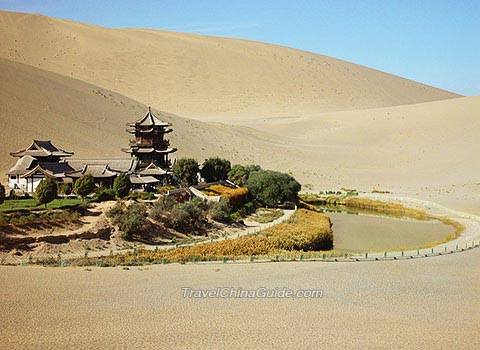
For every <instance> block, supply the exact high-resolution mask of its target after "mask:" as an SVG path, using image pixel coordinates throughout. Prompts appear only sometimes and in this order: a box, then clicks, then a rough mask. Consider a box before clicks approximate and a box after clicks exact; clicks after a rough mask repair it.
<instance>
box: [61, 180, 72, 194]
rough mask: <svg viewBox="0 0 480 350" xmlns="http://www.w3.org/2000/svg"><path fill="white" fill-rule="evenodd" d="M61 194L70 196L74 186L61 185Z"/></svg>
mask: <svg viewBox="0 0 480 350" xmlns="http://www.w3.org/2000/svg"><path fill="white" fill-rule="evenodd" d="M59 192H60V193H61V194H64V195H66V196H68V195H69V194H71V193H72V184H71V183H64V184H61V185H60V188H59Z"/></svg>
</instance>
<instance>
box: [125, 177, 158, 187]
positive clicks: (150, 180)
mask: <svg viewBox="0 0 480 350" xmlns="http://www.w3.org/2000/svg"><path fill="white" fill-rule="evenodd" d="M130 182H131V183H132V184H142V185H143V184H155V183H159V182H160V180H158V179H156V178H154V177H153V176H130Z"/></svg>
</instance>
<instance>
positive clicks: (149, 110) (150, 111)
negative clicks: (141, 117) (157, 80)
mask: <svg viewBox="0 0 480 350" xmlns="http://www.w3.org/2000/svg"><path fill="white" fill-rule="evenodd" d="M148 113H150V114H151V113H152V109H151V108H150V106H148Z"/></svg>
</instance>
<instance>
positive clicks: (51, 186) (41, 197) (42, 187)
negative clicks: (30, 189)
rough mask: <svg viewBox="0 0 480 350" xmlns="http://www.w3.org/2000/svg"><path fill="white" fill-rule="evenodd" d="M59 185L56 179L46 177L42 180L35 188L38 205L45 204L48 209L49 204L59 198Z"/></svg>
mask: <svg viewBox="0 0 480 350" xmlns="http://www.w3.org/2000/svg"><path fill="white" fill-rule="evenodd" d="M57 194H58V186H57V182H56V181H55V180H54V179H51V178H46V179H43V180H42V181H40V183H39V184H38V186H37V188H36V189H35V195H34V197H35V200H36V201H37V203H38V205H41V204H44V205H45V209H47V204H48V203H50V202H51V201H53V200H54V199H55V198H57Z"/></svg>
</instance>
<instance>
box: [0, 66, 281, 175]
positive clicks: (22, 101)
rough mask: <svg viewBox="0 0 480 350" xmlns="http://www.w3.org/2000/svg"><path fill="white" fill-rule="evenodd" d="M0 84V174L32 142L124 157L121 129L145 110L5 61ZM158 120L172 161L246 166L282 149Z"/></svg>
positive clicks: (249, 137)
mask: <svg viewBox="0 0 480 350" xmlns="http://www.w3.org/2000/svg"><path fill="white" fill-rule="evenodd" d="M0 81H2V84H1V85H0V118H1V121H2V127H1V128H0V137H1V139H2V143H1V144H0V171H1V172H2V173H4V172H5V171H6V170H7V169H8V168H9V167H11V166H13V164H14V163H15V158H13V157H11V156H10V155H9V152H12V151H16V150H20V149H22V148H24V147H26V146H28V145H29V144H30V142H31V141H32V139H51V140H52V141H53V142H54V143H55V144H56V145H57V146H59V147H61V148H64V149H66V150H71V151H74V152H75V156H77V157H94V158H101V157H107V158H108V157H120V158H121V157H123V158H125V157H127V158H128V157H129V155H128V154H126V153H123V152H121V150H120V149H121V148H122V147H127V146H128V140H129V139H130V138H131V135H130V134H128V133H127V132H126V131H125V129H126V128H127V127H126V125H125V124H126V123H127V122H131V121H134V120H136V119H139V118H140V117H142V116H143V115H144V114H145V113H146V107H145V106H144V105H142V104H140V103H138V102H136V101H133V100H131V99H129V98H127V97H125V96H122V95H119V94H117V93H114V92H111V91H108V90H105V89H102V88H99V87H96V86H94V85H90V84H87V83H84V82H82V81H79V80H76V79H72V78H67V77H64V76H61V75H58V74H55V73H51V72H48V71H44V70H41V69H37V68H33V67H30V66H27V65H24V64H20V63H16V62H12V61H8V60H4V59H0ZM157 115H158V116H160V117H161V118H162V119H164V120H166V121H169V122H171V123H173V127H174V132H173V133H172V134H169V138H170V139H171V143H172V145H174V146H175V147H177V148H178V149H179V151H178V152H177V153H175V154H174V157H180V156H193V157H195V158H197V159H198V160H199V161H201V160H202V159H205V158H206V157H209V156H211V155H220V156H224V157H228V158H229V159H232V160H234V161H237V162H247V163H250V162H253V161H254V158H255V159H266V158H268V153H269V151H270V150H272V149H273V148H274V147H275V146H276V145H281V144H284V145H286V144H287V143H286V142H284V141H282V142H281V143H279V142H280V138H279V137H276V136H275V137H270V136H268V135H266V134H264V133H262V132H258V131H254V130H250V129H248V128H246V127H230V126H227V125H222V124H207V123H203V122H199V121H195V120H189V119H185V118H182V117H178V116H175V115H172V114H168V113H163V112H158V113H157ZM252 146H253V147H254V148H255V149H257V154H256V155H255V154H254V153H253V152H252V148H251V147H252ZM280 157H281V154H279V155H278V158H280ZM2 180H3V179H2Z"/></svg>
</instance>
